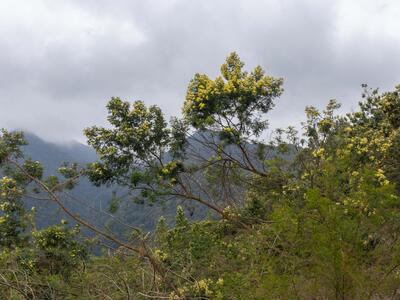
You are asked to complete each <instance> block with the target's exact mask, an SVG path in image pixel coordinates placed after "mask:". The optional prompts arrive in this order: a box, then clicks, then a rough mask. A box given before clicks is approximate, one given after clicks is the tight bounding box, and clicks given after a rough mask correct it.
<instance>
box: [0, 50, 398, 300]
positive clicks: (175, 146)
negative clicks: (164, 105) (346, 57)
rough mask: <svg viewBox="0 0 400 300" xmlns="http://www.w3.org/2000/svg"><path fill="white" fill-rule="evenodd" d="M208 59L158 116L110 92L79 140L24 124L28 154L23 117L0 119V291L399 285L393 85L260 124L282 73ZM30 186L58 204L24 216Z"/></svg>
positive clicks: (172, 294) (105, 293)
mask: <svg viewBox="0 0 400 300" xmlns="http://www.w3.org/2000/svg"><path fill="white" fill-rule="evenodd" d="M220 71H221V74H220V75H219V76H217V77H216V78H214V79H212V78H210V77H209V76H207V75H205V74H195V75H194V77H193V79H192V80H191V81H190V83H189V86H188V88H187V94H186V98H185V100H184V103H183V110H182V117H179V118H178V117H176V118H172V119H171V120H170V121H167V120H166V118H165V116H164V113H163V112H162V111H161V109H160V108H159V107H157V106H147V105H146V104H145V103H144V102H142V101H134V102H132V103H130V102H127V101H123V100H121V99H120V98H118V97H114V98H112V99H111V100H110V101H109V103H108V105H107V108H106V109H107V110H108V118H107V121H108V122H109V123H108V124H107V126H105V127H99V126H92V127H89V128H86V129H84V133H85V135H86V137H87V140H88V145H89V146H90V147H91V149H93V150H90V151H89V150H86V148H82V147H81V146H79V148H73V149H75V150H76V151H75V150H74V151H71V152H67V151H66V152H62V151H59V149H58V150H57V151H56V150H51V151H50V150H49V152H48V153H44V152H41V151H39V152H37V151H36V150H34V149H35V143H37V142H38V141H37V140H35V139H34V138H32V137H30V136H29V135H28V136H27V139H28V141H29V140H30V142H31V147H32V148H31V149H33V150H31V152H30V153H29V155H30V156H32V157H33V159H30V157H29V155H26V153H24V152H26V151H24V149H29V148H25V147H26V138H25V137H24V135H23V133H21V132H10V131H7V130H2V133H1V135H0V167H1V172H2V174H3V175H2V176H3V177H2V179H1V180H0V211H1V213H0V251H1V252H0V295H2V296H3V298H5V299H397V298H398V297H399V296H400V289H399V286H400V269H399V268H400V240H399V237H400V236H399V234H400V230H399V229H400V86H397V87H396V88H395V89H394V90H393V91H390V92H380V91H378V90H375V89H370V88H368V87H367V86H366V85H363V86H362V91H361V93H362V95H361V100H360V103H359V107H358V108H357V110H355V111H354V112H349V113H348V114H342V115H341V114H338V113H337V110H338V108H339V107H340V104H339V103H338V102H337V101H335V100H330V101H327V105H326V107H325V108H324V109H322V110H320V109H317V108H315V107H311V106H309V107H306V108H305V116H304V122H303V123H302V124H293V127H289V128H286V129H277V130H272V129H270V128H272V126H270V125H269V124H268V113H269V112H270V110H272V109H273V108H274V106H275V105H279V97H280V96H281V95H282V93H283V80H282V79H281V78H275V77H272V76H269V75H266V73H265V72H264V70H263V69H262V68H261V67H256V68H254V69H253V70H251V71H245V67H244V63H243V62H242V61H241V60H240V58H239V56H238V55H237V54H236V53H231V54H230V55H229V56H228V57H227V59H226V61H225V62H224V64H222V66H221V69H220ZM28 147H29V146H28ZM48 149H53V148H48ZM54 149H55V148H54ZM71 149H72V148H71ZM35 151H36V152H35ZM92 151H93V152H92ZM69 153H72V154H73V155H70V154H69ZM94 153H96V154H94ZM64 154H65V160H66V161H69V162H70V163H66V164H61V165H60V166H57V168H56V165H57V164H59V163H60V161H59V160H60V159H63V160H64V158H62V156H63V155H64ZM40 155H42V156H40ZM35 156H36V157H35ZM49 157H51V159H49ZM41 160H42V161H41ZM74 162H78V164H75V163H74ZM49 169H50V170H49ZM91 185H94V186H97V187H98V189H94V188H93V187H90V189H91V190H90V193H87V191H86V190H85V188H83V189H82V186H84V187H89V186H91ZM112 190H117V191H119V193H117V194H113V193H112ZM103 192H104V193H106V194H104V195H105V196H104V201H105V202H104V204H105V203H106V202H107V211H103V212H100V215H99V217H97V215H96V213H95V210H94V209H90V207H89V209H88V205H90V206H93V207H95V208H96V207H97V208H98V206H97V205H98V204H97V203H96V200H95V199H96V197H103V196H101V195H102V193H103ZM71 195H73V197H74V198H75V197H76V198H84V200H83V203H81V205H79V204H78V203H77V202H76V201H75V203H74V204H73V205H72V204H71V201H74V200H73V199H72V197H71ZM34 198H37V199H36V201H44V202H48V203H51V207H52V209H53V208H54V209H55V208H57V209H58V210H59V211H60V214H57V216H58V217H59V220H56V221H57V222H56V223H55V224H50V223H52V222H49V223H47V222H44V223H42V224H41V225H40V226H37V225H36V224H35V220H43V219H45V218H46V217H44V213H45V211H46V209H38V210H35V209H34V210H30V209H29V207H30V203H31V202H29V204H28V203H27V199H30V200H28V201H34V200H33V199H34ZM39 199H41V200H39ZM68 199H69V200H68ZM84 207H85V208H84ZM162 207H167V209H166V210H162ZM83 208H84V209H83ZM132 208H134V209H132ZM172 209H174V210H176V211H175V216H174V222H171V221H168V219H167V220H166V219H165V218H163V217H160V216H161V215H163V214H164V213H165V215H166V216H167V217H168V216H170V215H171V210H172ZM198 211H200V213H199V214H198V215H197V216H196V215H195V214H196V212H198ZM135 213H137V215H135ZM140 214H141V215H142V217H143V216H145V218H146V220H144V221H140V222H137V223H136V221H137V218H140ZM35 215H36V217H35ZM109 220H112V221H113V222H114V223H113V224H114V225H109V224H106V223H107V222H109ZM144 223H146V224H151V223H153V224H155V223H157V226H156V228H155V229H154V230H152V229H151V226H147V225H146V226H141V225H142V224H144ZM116 224H118V225H116ZM87 232H91V237H95V238H89V237H88V235H87V234H86V233H87ZM95 248H96V249H99V248H100V249H101V253H100V254H99V253H98V252H96V255H95V254H94V252H93V249H95Z"/></svg>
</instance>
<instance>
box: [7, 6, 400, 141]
mask: <svg viewBox="0 0 400 300" xmlns="http://www.w3.org/2000/svg"><path fill="white" fill-rule="evenodd" d="M399 16H400V1H399V0H392V1H389V0H388V1H385V0H359V1H355V0H351V1H349V0H347V1H346V0H343V1H333V0H330V1H328V0H326V1H322V0H321V1H318V0H310V1H306V0H268V1H262V0H254V1H253V0H241V1H240V0H225V1H222V0H221V1H218V0H208V1H207V0H197V1H191V0H158V1H156V0H140V1H139V0H138V1H134V0H126V1H122V0H65V1H63V0H29V1H26V0H0V104H1V105H0V127H6V128H9V129H13V128H14V129H15V128H20V129H25V130H29V131H31V132H34V133H36V134H38V135H39V136H41V137H43V138H45V139H48V140H53V141H62V140H70V139H77V140H80V141H84V138H83V137H82V129H83V128H84V127H87V126H90V125H94V124H96V125H104V124H105V118H106V110H105V105H106V103H107V101H108V100H109V99H110V97H111V96H119V97H121V98H123V99H125V100H131V101H133V100H138V99H139V100H143V101H145V102H146V103H148V104H158V105H159V106H161V107H162V109H164V111H165V112H166V113H167V115H168V116H171V115H179V114H180V111H181V107H182V103H183V100H184V96H185V92H186V87H187V84H188V82H189V80H190V79H191V77H192V76H193V74H194V73H196V72H200V73H207V74H209V75H211V76H213V77H214V76H215V75H217V73H218V72H219V66H220V65H221V63H223V61H224V59H225V57H226V56H227V55H228V53H230V52H231V51H237V52H238V54H239V55H240V57H241V58H242V60H243V61H244V62H246V67H247V68H253V67H254V66H256V65H257V64H260V65H261V66H262V67H264V69H265V70H266V71H267V73H268V74H271V75H274V76H278V77H283V78H284V79H285V94H284V96H283V97H282V98H281V99H279V101H277V102H276V108H275V110H274V112H273V113H271V116H270V123H271V125H272V126H273V127H280V126H286V125H289V124H296V123H298V122H300V120H302V119H303V111H304V106H306V105H316V106H318V107H323V105H324V104H325V103H326V102H327V101H328V100H329V99H332V98H335V99H338V100H339V101H340V102H342V103H343V106H344V109H345V110H352V109H356V107H357V102H358V100H359V99H360V97H359V95H360V92H361V88H360V85H361V84H362V83H368V84H369V85H370V86H371V87H380V88H381V90H383V91H384V90H390V89H393V88H394V86H395V85H396V84H398V83H400V17H399Z"/></svg>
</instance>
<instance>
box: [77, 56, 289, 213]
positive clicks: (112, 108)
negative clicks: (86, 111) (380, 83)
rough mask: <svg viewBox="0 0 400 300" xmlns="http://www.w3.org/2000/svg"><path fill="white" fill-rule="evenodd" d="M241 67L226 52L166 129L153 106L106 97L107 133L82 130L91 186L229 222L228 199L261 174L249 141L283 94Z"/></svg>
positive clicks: (196, 81)
mask: <svg viewBox="0 0 400 300" xmlns="http://www.w3.org/2000/svg"><path fill="white" fill-rule="evenodd" d="M243 66H244V63H243V62H242V61H240V59H239V57H238V55H237V54H236V53H232V54H230V55H229V56H228V58H227V59H226V62H225V63H224V64H223V65H222V66H221V76H219V77H217V78H216V79H215V80H211V79H209V78H208V76H206V75H201V74H196V75H195V76H194V78H193V79H192V80H191V82H190V84H189V87H188V90H187V96H186V100H185V103H184V108H183V119H182V120H179V119H176V118H174V119H172V120H171V122H170V123H169V124H167V122H166V121H165V118H164V116H163V114H162V112H161V110H160V109H159V108H158V107H156V106H150V107H146V106H145V105H144V103H143V102H141V101H136V102H134V103H133V104H132V105H130V104H129V103H128V102H124V101H122V100H120V99H119V98H112V99H111V101H110V102H109V103H108V105H107V108H108V111H109V116H108V121H109V122H110V125H111V126H112V128H110V129H109V128H101V127H96V126H94V127H91V128H88V129H86V130H85V134H86V136H87V137H88V142H89V144H90V145H91V146H93V147H94V148H95V149H96V151H97V153H98V154H99V156H100V161H99V162H96V163H94V164H92V165H91V166H90V169H89V171H88V175H89V177H90V178H91V180H92V181H93V182H95V183H96V184H99V185H100V184H113V183H117V184H120V185H123V186H126V187H128V188H129V189H130V191H131V196H132V197H134V198H135V199H137V200H138V201H139V202H142V201H143V199H146V200H149V201H155V200H159V199H162V198H164V199H170V198H171V196H173V197H175V198H181V199H184V200H188V201H194V202H198V203H200V204H201V205H205V206H206V207H208V208H209V209H211V210H213V211H215V212H217V213H218V214H219V215H221V216H222V217H224V218H232V215H231V214H228V213H227V212H226V211H225V208H226V207H227V206H228V205H229V206H231V207H234V206H236V205H239V206H240V205H241V201H240V200H238V199H235V197H234V196H233V195H234V194H235V193H240V192H241V191H242V190H243V189H242V187H241V185H243V184H245V183H246V181H247V178H248V176H249V175H250V174H259V175H262V176H266V174H267V171H266V170H265V166H264V163H263V160H264V159H265V157H266V153H265V151H259V152H261V154H260V153H259V155H258V157H256V156H255V153H254V152H255V151H254V149H251V145H250V143H251V142H254V140H253V139H257V138H258V137H260V135H261V134H262V132H263V131H264V130H265V129H266V128H267V120H266V119H265V114H266V113H267V112H268V111H269V110H270V109H271V108H272V107H273V105H274V103H273V102H274V100H275V99H276V98H277V97H279V96H280V94H281V93H282V79H276V78H273V77H270V76H266V75H265V73H264V71H263V70H262V68H261V67H256V68H255V69H254V70H253V71H252V72H250V73H248V72H246V71H243ZM210 174H214V175H216V174H218V176H214V177H213V176H212V175H211V176H210ZM234 178H235V181H236V184H234V182H233V180H232V179H234Z"/></svg>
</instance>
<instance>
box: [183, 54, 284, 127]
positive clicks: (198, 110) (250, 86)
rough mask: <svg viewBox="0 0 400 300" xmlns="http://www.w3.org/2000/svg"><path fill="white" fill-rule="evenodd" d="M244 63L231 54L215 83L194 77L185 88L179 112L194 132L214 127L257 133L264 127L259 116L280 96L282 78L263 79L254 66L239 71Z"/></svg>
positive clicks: (263, 122) (259, 68)
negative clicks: (185, 91)
mask: <svg viewBox="0 0 400 300" xmlns="http://www.w3.org/2000/svg"><path fill="white" fill-rule="evenodd" d="M243 66H244V63H243V62H242V61H241V60H240V58H239V56H238V55H237V54H236V53H235V52H233V53H231V54H230V55H229V56H228V57H227V59H226V62H225V63H224V64H223V65H222V66H221V76H218V77H217V78H216V79H215V80H212V79H210V78H209V77H208V76H207V75H203V74H196V75H195V76H194V78H193V79H192V80H191V82H190V84H189V87H188V89H187V95H186V100H185V103H184V108H183V113H184V115H185V118H186V119H187V120H188V121H189V122H190V123H191V124H192V125H193V126H194V127H195V128H197V129H204V128H214V129H215V128H218V129H217V130H218V131H221V132H225V133H226V132H227V131H229V132H231V131H237V132H238V134H240V135H243V134H247V135H248V134H255V135H258V134H260V133H261V132H262V131H263V130H264V129H265V128H266V126H267V122H266V120H263V118H262V114H265V113H267V112H268V111H269V110H270V109H271V108H272V106H273V100H274V99H275V98H277V97H279V96H280V95H281V93H282V79H276V78H273V77H270V76H266V75H265V72H264V70H263V69H262V68H261V67H260V66H258V67H256V68H255V69H254V70H253V71H252V72H250V73H248V72H246V71H243Z"/></svg>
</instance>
